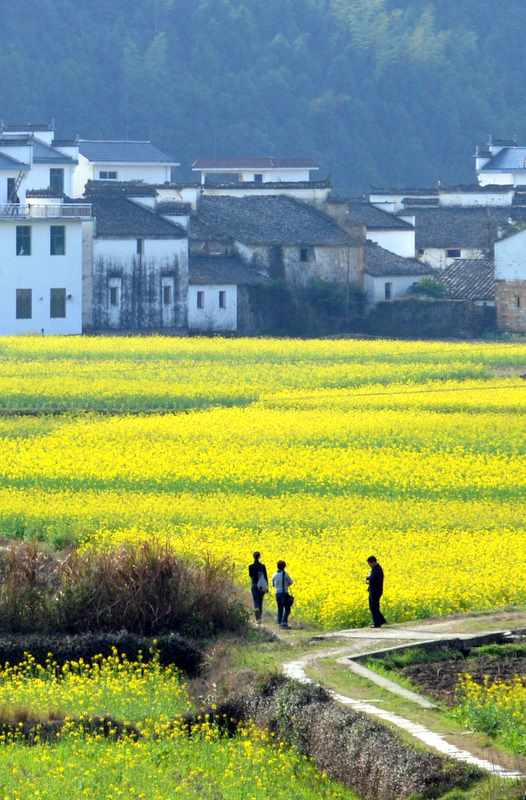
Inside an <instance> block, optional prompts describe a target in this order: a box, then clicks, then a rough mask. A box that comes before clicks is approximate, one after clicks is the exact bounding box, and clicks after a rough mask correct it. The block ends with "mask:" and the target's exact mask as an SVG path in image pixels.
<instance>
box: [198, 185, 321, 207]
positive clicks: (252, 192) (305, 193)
mask: <svg viewBox="0 0 526 800" xmlns="http://www.w3.org/2000/svg"><path fill="white" fill-rule="evenodd" d="M329 192H330V189H329V188H328V187H327V188H323V189H321V188H319V187H309V188H303V187H300V188H297V189H294V188H292V187H289V188H286V189H266V188H265V184H262V185H261V186H255V187H250V188H243V185H242V184H238V185H235V186H231V187H229V188H217V187H214V186H205V187H204V192H203V194H205V195H207V196H209V197H277V196H285V197H296V198H297V199H298V200H303V202H305V203H312V204H313V205H318V206H321V205H323V203H325V202H327V197H328V196H329Z"/></svg>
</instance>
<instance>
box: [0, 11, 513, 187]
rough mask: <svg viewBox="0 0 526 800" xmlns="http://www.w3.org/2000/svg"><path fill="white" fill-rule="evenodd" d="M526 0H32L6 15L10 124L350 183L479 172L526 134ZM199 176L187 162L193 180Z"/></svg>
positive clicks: (457, 177)
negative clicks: (480, 163) (486, 148)
mask: <svg viewBox="0 0 526 800" xmlns="http://www.w3.org/2000/svg"><path fill="white" fill-rule="evenodd" d="M525 24H526V6H525V5H524V3H523V1H522V0H508V2H507V3H506V6H505V7H504V8H502V9H499V15H498V24H495V12H494V9H493V8H492V7H491V5H490V4H484V3H482V4H481V3H480V0H463V2H462V3H458V2H453V0H266V2H261V0H200V2H195V3H189V2H188V1H187V0H143V2H141V3H129V2H126V1H125V0H114V2H113V3H111V5H110V6H108V4H107V2H106V0H92V2H90V3H78V2H77V3H76V2H73V0H27V2H26V3H24V4H16V3H10V4H6V7H5V8H3V9H2V33H3V42H4V47H3V48H2V52H1V53H0V68H1V72H2V76H3V80H2V82H1V84H0V103H1V106H2V117H3V119H5V120H15V121H19V118H20V117H23V118H24V119H28V118H33V119H44V120H47V119H49V118H50V117H52V116H54V117H55V118H56V121H57V126H58V130H59V132H60V134H63V135H73V134H75V133H77V132H79V133H82V135H84V136H88V137H90V136H92V137H104V136H106V137H114V138H115V137H117V136H128V137H130V138H138V137H151V138H152V139H154V140H155V141H156V142H158V143H159V145H160V146H162V147H163V148H164V149H165V150H166V151H167V152H169V153H171V154H172V155H173V156H174V158H175V159H176V160H178V161H181V162H182V163H183V164H184V165H186V168H187V172H186V177H189V174H190V173H189V172H188V167H189V165H190V163H191V161H192V160H193V159H194V158H196V157H198V156H206V155H211V156H218V157H219V156H229V155H235V154H237V155H239V153H241V152H242V153H251V152H252V153H260V154H263V153H269V154H283V155H297V154H300V155H302V154H311V155H312V156H314V157H316V158H318V159H320V161H321V163H322V168H323V172H326V173H330V174H331V175H332V178H333V180H334V182H335V183H336V185H338V186H340V187H343V188H345V187H349V186H350V185H351V184H352V186H353V188H356V189H358V188H366V187H367V186H368V185H369V184H370V183H373V184H375V183H376V184H379V183H384V184H387V183H391V184H393V183H398V182H404V183H406V184H409V183H412V182H418V183H426V182H427V183H430V182H434V181H436V179H437V178H438V177H440V178H442V179H443V180H445V181H448V180H449V181H456V182H459V181H467V180H469V179H471V178H472V174H473V165H472V154H473V146H474V144H475V143H476V141H477V140H480V139H481V138H484V137H485V136H486V135H487V134H488V133H489V132H490V131H493V133H494V134H495V135H500V136H506V135H507V136H510V135H513V134H515V133H516V134H517V135H519V136H522V137H525V136H526V122H525V120H526V113H525V111H526V100H525V98H524V93H523V92H521V88H520V87H521V86H522V85H523V83H524V73H525V69H526V65H525V61H524V57H523V41H522V36H521V32H522V30H523V29H524V26H525ZM183 174H184V173H182V172H181V175H183Z"/></svg>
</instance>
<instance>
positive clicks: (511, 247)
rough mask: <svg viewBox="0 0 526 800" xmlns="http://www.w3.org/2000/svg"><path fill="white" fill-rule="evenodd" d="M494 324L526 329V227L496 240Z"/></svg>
mask: <svg viewBox="0 0 526 800" xmlns="http://www.w3.org/2000/svg"><path fill="white" fill-rule="evenodd" d="M495 290H496V306H497V326H498V328H499V329H500V330H502V331H508V332H510V333H523V334H524V333H526V228H522V229H518V230H517V229H516V230H515V231H510V232H509V233H508V235H506V236H504V237H502V238H501V239H499V241H497V242H495Z"/></svg>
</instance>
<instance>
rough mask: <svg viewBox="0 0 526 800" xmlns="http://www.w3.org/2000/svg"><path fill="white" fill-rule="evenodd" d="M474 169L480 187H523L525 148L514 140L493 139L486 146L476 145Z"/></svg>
mask: <svg viewBox="0 0 526 800" xmlns="http://www.w3.org/2000/svg"><path fill="white" fill-rule="evenodd" d="M475 169H476V172H477V180H478V182H479V183H480V185H481V186H487V185H501V186H525V185H526V147H521V146H519V145H518V144H517V141H516V139H493V137H491V136H490V138H489V140H488V143H487V144H482V145H477V148H476V151H475Z"/></svg>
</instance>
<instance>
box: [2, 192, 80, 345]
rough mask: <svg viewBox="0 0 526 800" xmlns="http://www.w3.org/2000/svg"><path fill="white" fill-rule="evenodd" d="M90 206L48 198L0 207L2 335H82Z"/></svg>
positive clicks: (32, 199) (34, 197)
mask: <svg viewBox="0 0 526 800" xmlns="http://www.w3.org/2000/svg"><path fill="white" fill-rule="evenodd" d="M91 223H92V220H91V207H90V206H89V204H87V203H84V204H80V203H78V204H66V203H63V202H62V201H61V200H59V199H56V198H50V197H48V196H43V197H38V196H36V194H35V195H34V196H33V197H32V198H31V205H26V204H15V205H2V206H0V334H1V335H10V336H16V335H19V334H80V333H82V305H83V297H82V272H83V261H84V257H85V251H84V247H83V231H84V227H85V226H90V225H91Z"/></svg>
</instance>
